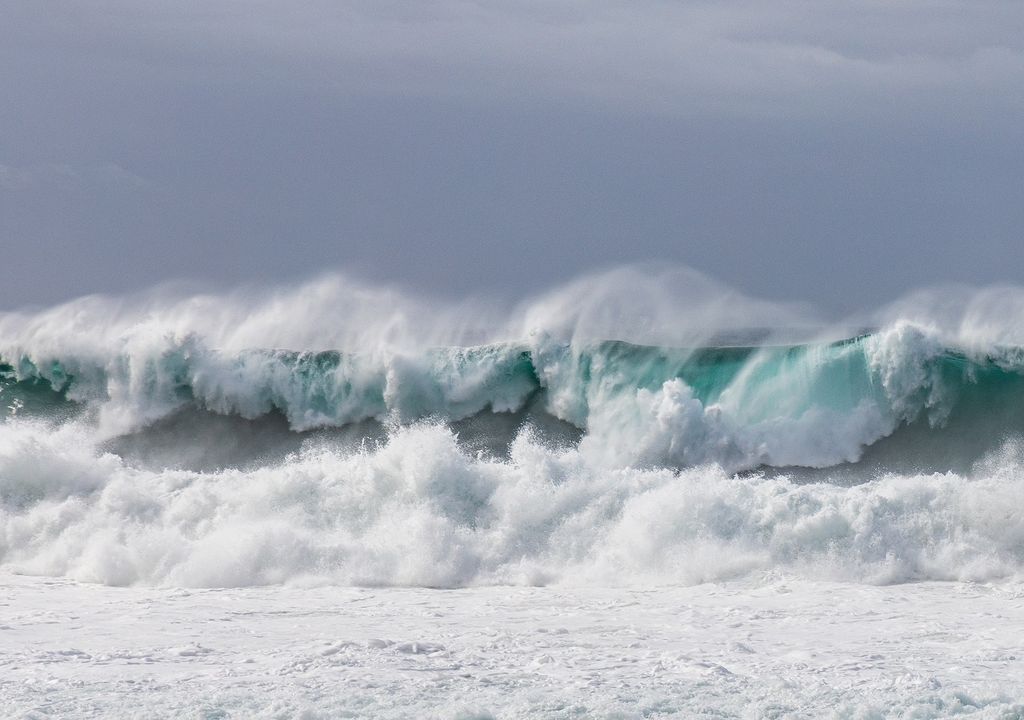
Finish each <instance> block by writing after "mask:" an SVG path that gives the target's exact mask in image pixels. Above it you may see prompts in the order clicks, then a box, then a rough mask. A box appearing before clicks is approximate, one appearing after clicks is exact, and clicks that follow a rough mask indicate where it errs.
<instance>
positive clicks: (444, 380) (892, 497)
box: [0, 267, 1024, 587]
mask: <svg viewBox="0 0 1024 720" xmlns="http://www.w3.org/2000/svg"><path fill="white" fill-rule="evenodd" d="M0 359H2V363H3V364H2V366H0V405H2V407H3V413H4V420H3V421H2V422H3V424H2V425H0V529H2V532H0V563H2V564H3V565H5V566H8V567H10V568H14V569H17V570H18V571H21V572H28V573H39V574H48V575H67V576H71V577H74V578H78V579H82V580H88V581H96V582H102V583H109V584H117V585H123V584H136V583H143V584H175V585H195V586H238V585H251V584H267V583H279V582H316V583H320V582H330V583H344V584H371V585H424V586H444V587H454V586H465V585H474V584H494V583H499V584H501V583H512V584H549V583H585V584H610V585H629V584H634V583H645V584H652V583H653V584H661V583H666V584H667V583H696V582H703V581H708V580H719V579H726V578H732V577H740V576H750V575H756V574H758V573H765V574H771V573H776V572H785V573H793V574H795V575H800V576H806V577H811V578H827V579H843V580H849V581H854V582H869V583H879V582H882V583H886V582H904V581H913V580H920V579H990V578H998V577H1007V576H1017V575H1019V574H1020V572H1021V569H1022V567H1024V499H1022V498H1024V493H1022V492H1021V491H1022V490H1024V488H1022V487H1021V484H1022V483H1024V472H1022V469H1024V459H1022V457H1024V453H1022V448H1024V444H1022V442H1021V439H1020V438H1021V437H1024V410H1022V407H1024V405H1022V401H1024V290H1021V289H1019V288H1013V287H999V288H982V289H971V288H962V287H961V288H944V289H940V290H929V291H922V292H918V293H915V294H911V295H908V296H907V297H906V298H904V299H902V300H900V301H898V302H896V303H893V304H891V305H888V306H886V307H883V308H881V309H878V310H871V311H868V312H865V313H863V314H861V315H858V316H856V317H851V318H848V319H845V320H843V321H841V322H833V321H830V320H829V319H826V318H823V317H822V316H820V315H818V314H817V313H815V312H814V311H813V309H810V308H808V307H804V306H800V305H797V304H793V305H780V304H778V303H768V302H763V301H759V300H757V299H753V298H748V297H745V296H743V295H742V294H740V293H738V292H736V291H734V290H732V289H730V288H728V287H725V286H722V285H721V284H718V283H716V282H714V281H712V280H709V279H707V278H705V277H703V276H700V275H699V274H697V273H695V272H693V271H690V270H688V269H685V268H668V269H665V268H654V267H626V268H619V269H615V270H610V271H608V272H605V273H603V274H599V275H595V276H589V277H585V278H581V279H579V280H576V281H574V282H572V283H569V284H566V285H564V286H562V287H558V288H555V289H553V290H551V291H549V292H548V293H545V294H543V295H540V296H538V297H534V298H528V299H525V300H523V301H520V302H517V303H501V302H498V301H496V300H493V299H476V300H466V301H464V302H443V301H437V300H428V299H424V298H416V297H413V296H411V295H409V294H406V293H404V292H402V291H401V290H399V289H396V288H389V287H378V286H373V285H369V284H366V283H361V282H358V281H354V280H352V279H349V278H346V277H344V276H341V275H330V276H324V277H322V278H319V279H317V280H314V281H311V282H309V283H306V284H303V285H299V286H294V287H281V288H276V289H271V290H269V291H267V290H256V289H251V288H250V289H238V290H234V291H231V292H227V293H210V294H199V295H197V294H187V293H182V292H180V291H175V290H174V289H173V288H160V289H156V290H153V291H151V292H149V293H144V294H141V295H138V296H134V297H125V298H112V297H101V296H93V297H86V298H82V299H80V300H76V301H73V302H70V303H67V304H65V305H61V306H57V307H54V308H49V309H44V310H35V311H21V312H8V313H4V314H0Z"/></svg>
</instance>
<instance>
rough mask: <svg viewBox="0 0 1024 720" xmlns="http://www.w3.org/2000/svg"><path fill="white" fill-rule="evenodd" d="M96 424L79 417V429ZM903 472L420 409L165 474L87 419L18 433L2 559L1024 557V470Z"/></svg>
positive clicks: (209, 577) (244, 568) (673, 573)
mask: <svg viewBox="0 0 1024 720" xmlns="http://www.w3.org/2000/svg"><path fill="white" fill-rule="evenodd" d="M76 433H77V434H76ZM1015 463H1016V460H1015V459H1013V457H1011V456H1009V455H1008V456H1007V458H1003V459H992V460H990V461H989V464H988V465H987V466H985V467H984V468H982V469H980V470H979V472H978V474H977V475H975V476H969V477H964V476H959V475H953V474H945V475H918V476H897V475H889V476H884V477H880V478H878V479H875V480H872V481H869V482H866V483H864V484H861V485H857V486H854V487H842V486H839V485H833V484H824V483H815V484H804V485H801V484H796V483H794V482H793V481H790V480H788V479H786V478H781V477H779V478H770V479H769V478H764V477H760V476H749V477H734V476H729V475H728V474H726V473H724V472H723V471H722V470H721V469H718V468H717V467H715V466H705V467H699V468H692V469H689V470H685V471H682V472H673V471H669V470H642V469H637V468H630V467H620V468H615V467H610V466H607V465H601V464H597V463H595V462H593V461H592V460H591V459H589V458H588V457H587V456H586V453H585V452H582V451H577V450H572V449H566V450H552V449H550V448H546V447H544V446H543V445H542V444H540V443H538V442H537V441H535V440H534V439H532V438H531V437H530V436H529V434H526V433H524V434H523V435H521V436H520V437H519V439H518V440H517V441H516V442H515V443H514V445H513V448H512V452H511V458H510V459H509V460H508V461H507V462H499V461H494V460H486V459H482V458H476V457H471V456H467V455H466V454H465V453H464V452H462V451H461V450H460V449H459V447H458V445H457V443H456V440H455V437H454V436H453V435H452V433H451V431H450V430H448V429H446V428H444V427H442V426H438V425H431V424H420V425H414V426H412V427H406V428H400V429H396V430H395V431H394V432H393V434H392V435H391V437H390V439H389V440H388V441H387V442H386V444H384V445H382V446H381V447H379V448H375V449H363V450H361V451H356V452H349V453H344V452H341V451H330V450H325V449H319V450H315V451H314V450H310V451H308V452H306V453H303V454H300V455H298V456H293V457H291V458H289V459H288V460H287V461H285V462H284V463H282V464H280V465H278V466H273V467H261V468H259V469H256V470H254V471H251V472H242V471H238V470H229V471H223V472H219V473H205V474H204V473H193V472H184V471H163V472H152V471H144V470H141V469H138V468H133V467H130V466H128V465H127V464H125V463H124V462H123V461H122V460H120V459H119V458H117V457H115V456H112V455H109V454H103V453H100V452H98V451H96V450H95V449H94V448H93V447H91V446H90V445H89V443H88V441H87V433H86V432H85V431H84V430H82V429H81V428H79V429H78V430H75V429H73V427H72V426H67V427H65V428H64V429H63V430H61V431H59V432H56V433H55V432H53V431H52V429H50V428H47V427H44V426H40V425H38V424H33V423H31V422H25V421H21V420H16V421H13V422H10V423H8V425H7V426H6V427H5V431H4V433H3V435H2V436H0V498H2V501H3V502H2V505H0V508H2V509H0V538H2V539H3V545H2V548H0V551H2V562H3V564H4V565H6V566H8V567H13V568H16V569H18V570H20V571H23V572H29V573H41V574H47V575H67V576H70V577H73V578H76V579H79V580H86V581H90V582H101V583H106V584H115V585H124V584H134V583H143V584H171V585H184V586H241V585H259V584H266V583H279V582H288V581H299V580H309V579H319V580H321V581H327V582H335V583H342V584H371V585H376V584H381V585H420V586H465V585H473V584H481V583H483V584H491V583H513V584H531V583H551V582H554V583H570V584H572V583H589V584H595V583H596V584H605V585H607V584H613V585H614V584H622V585H630V584H636V583H646V584H650V583H679V582H682V583H694V582H702V581H707V580H718V579H723V578H729V577H734V576H737V575H743V574H749V573H751V572H755V571H774V570H778V569H781V568H784V569H787V570H789V571H792V572H794V573H797V574H800V575H803V576H806V577H810V578H831V579H849V580H855V581H864V582H896V581H905V580H916V579H970V580H984V579H989V578H997V577H1005V576H1012V575H1015V574H1017V573H1019V572H1020V570H1021V568H1022V563H1024V553H1022V552H1021V548H1024V500H1022V498H1024V473H1021V471H1020V465H1019V464H1015Z"/></svg>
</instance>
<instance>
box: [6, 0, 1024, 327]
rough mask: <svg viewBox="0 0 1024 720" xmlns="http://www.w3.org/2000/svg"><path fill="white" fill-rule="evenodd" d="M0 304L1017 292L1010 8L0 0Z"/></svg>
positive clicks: (1016, 133) (825, 0) (1023, 67)
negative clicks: (605, 272)
mask: <svg viewBox="0 0 1024 720" xmlns="http://www.w3.org/2000/svg"><path fill="white" fill-rule="evenodd" d="M0 98H2V99H0V243H2V248H3V252H2V255H0V308H12V307H15V306H19V305H23V304H26V303H51V302H54V301H57V300H61V299H65V298H68V297H71V296H75V295H79V294H82V293H88V292H120V291H124V290H130V289H136V288H139V287H143V286H146V285H148V284H151V283H153V282H157V281H160V280H165V279H170V278H180V277H186V278H197V279H203V280H207V281H212V282H214V283H217V284H224V283H236V282H240V281H246V280H254V279H255V280H262V279H281V280H292V279H295V278H304V277H308V276H310V275H311V274H315V273H317V272H320V271H323V270H325V269H347V270H348V271H350V272H353V273H355V274H357V275H361V276H365V277H368V278H371V279H377V278H379V279H386V280H389V281H397V282H400V283H402V284H406V285H409V286H411V287H413V288H418V289H422V290H427V291H429V292H432V293H441V294H451V295H463V294H467V293H477V292H492V293H497V294H507V295H522V294H524V293H528V292H532V291H535V290H538V289H542V288H544V287H547V286H549V285H551V284H552V283H556V282H559V281H560V280H562V279H564V278H568V277H571V276H573V275H576V274H578V273H580V272H583V271H586V270H588V269H592V268H595V267H604V266H608V265H613V264H616V263H622V262H630V261H652V260H653V261H664V262H667V263H682V264H686V265H690V266H692V267H694V268H697V269H699V270H701V271H703V272H706V273H709V274H711V275H712V276H715V277H717V278H719V279H721V280H723V281H725V282H727V283H730V284H733V285H736V286H738V287H740V288H742V289H744V290H746V291H748V292H750V293H753V294H757V295H763V296H767V297H771V298H786V299H804V300H810V301H813V302H815V303H819V304H821V305H823V306H824V307H826V308H828V309H831V310H834V311H845V310H850V309H854V308H857V307H860V306H864V305H873V304H877V303H879V302H882V301H885V300H889V299H892V298H893V297H894V296H896V295H899V294H901V293H902V292H903V291H905V290H906V289H909V288H911V287H915V286H920V285H923V284H930V283H935V282H945V281H965V282H971V283H979V284H986V283H991V282H997V281H1009V282H1017V283H1024V232H1022V228H1024V3H1022V2H1020V0H1004V1H1000V0H973V1H972V2H969V3H967V2H961V1H956V2H954V1H949V2H946V1H929V0H884V1H883V0H854V1H853V2H850V1H847V0H843V1H842V2H840V1H839V0H813V1H806V2H804V1H800V2H797V1H794V0H774V1H771V2H769V1H767V0H765V1H755V0H746V1H742V0H739V1H733V0H720V1H716V2H668V1H667V0H666V1H663V2H655V1H652V0H632V1H631V2H626V1H624V0H622V1H620V0H591V1H588V2H584V1H582V0H543V1H542V0H506V1H504V2H485V1H478V2H471V1H462V2H456V1H454V0H442V1H430V0H415V1H413V0H390V1H389V0H356V1H352V2H325V1H323V0H305V1H304V2H301V3H298V2H286V1H284V0H280V1H278V0H249V1H247V2H243V1H241V0H201V1H200V0H184V1H182V2H174V3H168V2H155V1H154V0H89V1H88V2H62V1H60V0H55V1H54V2H45V3H43V2H38V1H37V0H0Z"/></svg>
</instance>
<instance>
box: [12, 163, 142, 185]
mask: <svg viewBox="0 0 1024 720" xmlns="http://www.w3.org/2000/svg"><path fill="white" fill-rule="evenodd" d="M148 184H149V183H148V182H147V181H146V180H145V179H144V178H142V177H140V176H139V175H136V174H135V173H133V172H131V171H130V170H127V169H125V168H123V167H121V166H120V165H118V164H117V163H114V162H104V163H99V164H95V165H87V166H74V165H70V164H68V163H37V164H34V165H22V166H15V165H5V164H3V163H0V190H8V191H15V192H16V191H25V190H37V189H40V188H46V187H48V186H49V187H54V186H68V185H80V186H84V187H93V188H121V189H138V188H144V187H146V186H147V185H148Z"/></svg>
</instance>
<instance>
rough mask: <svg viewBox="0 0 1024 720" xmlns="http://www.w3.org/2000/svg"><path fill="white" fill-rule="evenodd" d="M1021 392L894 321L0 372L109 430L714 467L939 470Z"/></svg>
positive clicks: (16, 404) (61, 363)
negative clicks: (914, 465)
mask: <svg viewBox="0 0 1024 720" xmlns="http://www.w3.org/2000/svg"><path fill="white" fill-rule="evenodd" d="M1022 400H1024V375H1022V372H1021V364H1020V362H1019V352H1017V351H1015V350H1014V349H990V350H989V351H988V352H986V353H984V354H980V355H979V354H977V353H973V354H971V353H967V352H965V351H963V350H960V349H954V348H946V347H943V346H941V345H939V344H937V343H935V342H934V341H933V340H931V339H930V338H929V337H928V336H927V335H925V334H924V333H922V332H921V331H919V330H917V329H915V328H908V327H897V328H895V329H890V330H888V331H884V332H879V333H873V334H866V335H862V336H859V337H855V338H851V339H849V340H844V341H840V342H830V343H816V344H802V345H789V346H746V347H704V348H696V349H686V348H666V347H655V346H644V345H635V344H630V343H626V342H621V341H606V342H598V343H591V344H583V345H570V344H557V343H550V342H542V341H537V342H533V343H500V344H492V345H485V346H479V347H467V348H435V349H431V350H427V351H424V352H421V353H418V354H398V353H392V354H385V353H367V354H360V353H343V352H339V351H327V352H304V353H299V352H291V351H282V350H250V351H246V352H242V353H238V354H235V355H227V354H224V353H220V352H217V351H215V350H211V349H208V348H205V347H204V346H203V344H202V343H201V341H199V340H198V339H196V338H189V339H188V340H187V341H185V342H182V343H179V344H176V345H171V346H168V347H161V348H160V351H159V352H156V353H154V354H152V355H134V356H133V355H124V356H118V357H114V358H107V359H97V358H80V357H79V358H76V357H66V358H43V357H20V358H10V359H8V361H7V364H3V365H0V408H2V412H3V414H4V416H5V417H6V418H8V419H10V418H11V417H37V418H48V419H56V420H64V419H68V418H71V417H78V418H87V419H89V421H91V422H96V423H99V424H101V425H104V424H105V425H107V426H109V428H110V433H109V434H110V435H111V436H116V435H131V434H133V433H139V432H141V431H142V429H143V428H147V427H150V428H151V427H153V426H154V425H159V424H160V423H164V424H165V425H166V423H167V422H168V420H167V419H168V418H170V417H172V416H175V415H176V414H180V413H182V412H203V413H207V414H211V415H215V416H223V417H235V418H240V419H242V420H245V421H251V422H259V421H261V419H262V420H266V419H267V418H271V417H273V418H283V421H284V423H283V424H284V425H285V426H286V427H287V428H288V430H289V431H292V432H313V431H323V430H324V429H332V428H334V429H337V428H348V429H349V430H348V432H349V434H350V435H352V434H353V432H354V433H355V435H358V434H359V433H360V432H363V431H359V430H355V431H354V430H353V428H357V426H359V425H360V424H363V425H364V426H365V427H364V431H365V433H366V434H367V436H370V435H373V434H374V433H378V432H379V430H378V429H379V428H380V427H383V426H385V425H387V424H389V423H390V424H393V423H397V424H409V423H414V422H420V421H425V420H428V421H432V422H443V423H449V424H459V423H461V425H459V427H461V428H462V429H463V433H464V434H465V435H466V436H467V437H470V436H472V437H475V438H476V439H477V440H478V441H480V442H481V444H482V446H485V447H487V448H490V449H492V450H494V449H497V450H495V452H499V453H500V448H502V447H507V445H508V444H509V443H510V442H511V441H512V439H513V438H514V436H515V434H516V433H518V432H519V431H520V430H521V428H522V426H523V425H524V424H530V425H532V426H533V427H534V428H541V429H542V431H544V432H550V433H552V434H553V435H556V436H557V437H558V439H559V442H564V441H566V439H567V438H570V439H572V440H573V441H575V440H576V439H579V438H580V437H581V436H582V440H580V447H581V448H583V449H585V450H587V451H588V453H589V456H590V457H592V458H594V460H595V462H602V463H609V464H612V465H621V466H636V465H642V466H673V467H683V466H691V465H699V464H704V463H717V464H720V465H722V466H723V467H725V468H726V469H728V470H746V469H752V468H756V467H761V466H774V467H784V466H805V467H831V466H835V465H839V464H843V463H853V462H857V461H860V460H863V459H864V458H869V459H871V458H874V459H875V460H874V461H877V462H879V463H880V464H883V465H885V464H889V465H898V464H899V463H900V462H901V461H904V460H905V461H906V462H919V460H914V458H915V457H918V458H920V456H922V455H923V452H921V451H915V448H931V449H930V450H928V451H927V452H928V453H931V454H932V455H940V456H942V457H944V458H946V460H945V462H946V463H947V464H948V465H950V466H953V465H955V464H956V462H959V461H963V462H967V461H969V460H971V459H972V458H976V456H977V455H978V454H979V453H981V452H983V451H984V448H985V447H987V446H988V444H990V443H989V442H988V441H991V442H997V441H1002V440H1003V439H1005V437H1006V436H1007V435H1012V434H1015V433H1017V432H1019V431H1020V430H1021V428H1022V426H1024V420H1022V417H1021V416H1022V412H1021V411H1020V410H1019V409H1020V408H1021V407H1024V405H1022V404H1021V401H1022ZM488 416H495V417H497V418H498V421H495V422H490V421H487V420H486V418H487V417H488ZM274 422H277V421H276V420H275V421H274ZM366 423H370V425H366ZM233 427H234V428H235V429H234V430H232V431H231V432H241V431H240V430H239V429H238V428H239V427H240V426H238V425H237V423H236V424H235V425H234V426H233ZM485 427H486V428H487V429H485V430H481V431H480V432H477V433H475V434H474V431H473V429H472V428H485ZM567 427H573V428H575V430H576V432H575V433H574V432H572V431H568V430H566V428H567ZM366 428H378V429H374V430H368V429H366ZM488 434H489V435H490V437H487V436H488ZM894 438H896V439H894ZM910 438H913V440H912V441H911V440H910ZM179 440H180V433H179ZM883 440H884V441H885V442H883ZM876 446H878V448H877V449H874V450H869V449H870V448H875V447H876ZM885 448H888V449H885ZM883 450H884V451H883Z"/></svg>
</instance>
